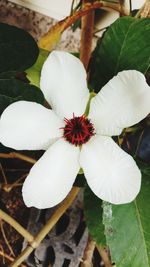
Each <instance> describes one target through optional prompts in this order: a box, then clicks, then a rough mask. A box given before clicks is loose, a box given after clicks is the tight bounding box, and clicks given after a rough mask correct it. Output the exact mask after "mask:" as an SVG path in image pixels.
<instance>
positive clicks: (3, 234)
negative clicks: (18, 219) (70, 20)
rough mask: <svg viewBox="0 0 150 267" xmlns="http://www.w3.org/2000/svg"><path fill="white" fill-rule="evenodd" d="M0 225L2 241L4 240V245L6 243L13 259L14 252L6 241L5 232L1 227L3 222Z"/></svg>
mask: <svg viewBox="0 0 150 267" xmlns="http://www.w3.org/2000/svg"><path fill="white" fill-rule="evenodd" d="M0 225H1V232H2V236H3V238H4V240H5V243H6V245H7V247H8V249H9V251H10V253H11V255H13V257H15V254H14V252H13V250H12V247H11V246H10V244H9V241H8V239H7V237H6V234H5V230H4V227H3V221H1V222H0Z"/></svg>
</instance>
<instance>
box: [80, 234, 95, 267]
mask: <svg viewBox="0 0 150 267" xmlns="http://www.w3.org/2000/svg"><path fill="white" fill-rule="evenodd" d="M95 246H96V242H95V241H93V240H92V239H91V237H90V236H89V238H88V242H87V245H86V248H85V250H84V255H83V261H82V262H81V265H80V266H81V267H92V257H93V253H94V249H95Z"/></svg>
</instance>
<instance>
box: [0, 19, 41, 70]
mask: <svg viewBox="0 0 150 267" xmlns="http://www.w3.org/2000/svg"><path fill="white" fill-rule="evenodd" d="M38 53H39V49H38V46H37V44H36V42H35V40H34V39H33V37H32V36H31V35H30V34H29V33H27V32H25V31H24V30H22V29H19V28H17V27H15V26H10V25H7V24H4V23H0V72H7V71H23V70H26V69H27V68H29V67H30V66H32V65H33V64H34V62H35V61H36V59H37V57H38Z"/></svg>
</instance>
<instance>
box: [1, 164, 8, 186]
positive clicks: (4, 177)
mask: <svg viewBox="0 0 150 267" xmlns="http://www.w3.org/2000/svg"><path fill="white" fill-rule="evenodd" d="M0 170H1V172H2V176H3V179H4V183H5V184H7V178H6V175H5V172H4V170H3V167H2V164H1V163H0Z"/></svg>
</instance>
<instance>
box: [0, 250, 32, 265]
mask: <svg viewBox="0 0 150 267" xmlns="http://www.w3.org/2000/svg"><path fill="white" fill-rule="evenodd" d="M0 256H2V257H4V258H5V259H7V260H9V261H11V262H12V261H14V258H13V257H11V256H9V255H7V254H6V253H4V251H1V250H0ZM21 267H27V265H24V264H21Z"/></svg>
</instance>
